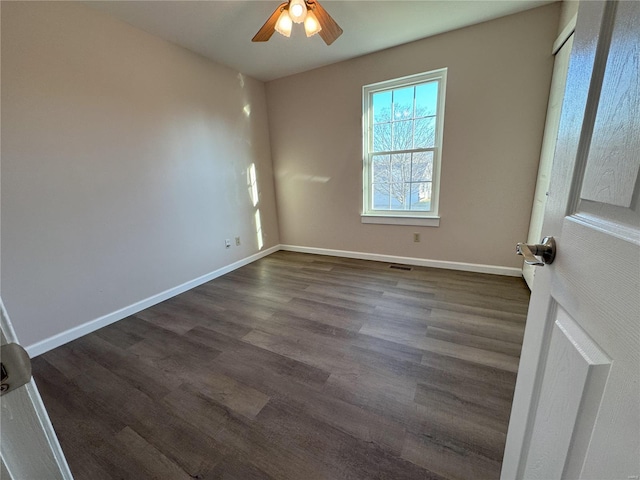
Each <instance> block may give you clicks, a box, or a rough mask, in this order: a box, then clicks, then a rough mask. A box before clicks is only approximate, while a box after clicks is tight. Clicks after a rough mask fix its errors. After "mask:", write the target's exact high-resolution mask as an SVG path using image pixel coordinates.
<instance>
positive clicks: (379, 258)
mask: <svg viewBox="0 0 640 480" xmlns="http://www.w3.org/2000/svg"><path fill="white" fill-rule="evenodd" d="M280 249H281V250H287V251H290V252H300V253H312V254H315V255H330V256H332V257H346V258H357V259H360V260H374V261H376V262H387V263H399V264H404V265H417V266H420V267H433V268H445V269H447V270H462V271H465V272H476V273H491V274H494V275H506V276H509V277H521V276H522V270H521V269H519V268H514V267H501V266H498V265H483V264H479V263H463V262H447V261H443V260H429V259H427V258H414V257H397V256H395V255H381V254H378V253H364V252H350V251H347V250H330V249H328V248H315V247H298V246H296V245H280Z"/></svg>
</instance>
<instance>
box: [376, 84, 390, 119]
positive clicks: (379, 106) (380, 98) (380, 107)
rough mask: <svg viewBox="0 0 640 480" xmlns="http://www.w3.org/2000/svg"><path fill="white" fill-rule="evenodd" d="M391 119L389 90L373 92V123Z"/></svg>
mask: <svg viewBox="0 0 640 480" xmlns="http://www.w3.org/2000/svg"><path fill="white" fill-rule="evenodd" d="M390 121H391V92H390V91H387V92H379V93H374V94H373V123H381V122H390Z"/></svg>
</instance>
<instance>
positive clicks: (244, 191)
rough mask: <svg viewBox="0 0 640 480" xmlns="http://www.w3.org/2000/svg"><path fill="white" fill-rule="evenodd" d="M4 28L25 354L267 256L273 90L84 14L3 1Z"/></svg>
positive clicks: (66, 6) (11, 212) (7, 268)
mask: <svg viewBox="0 0 640 480" xmlns="http://www.w3.org/2000/svg"><path fill="white" fill-rule="evenodd" d="M1 32H2V70H1V72H2V132H1V134H2V145H1V148H2V152H1V153H2V186H1V193H2V210H1V215H2V217H1V218H2V239H1V241H2V272H1V273H2V275H1V277H2V295H3V298H4V300H5V304H6V307H7V309H8V311H9V314H10V316H11V318H12V321H13V324H14V326H15V329H16V331H17V333H18V336H19V338H20V341H21V343H23V344H24V345H31V344H33V343H36V342H38V341H41V340H43V339H45V338H48V337H50V336H52V335H55V334H58V333H60V332H63V331H65V330H68V329H71V328H73V327H77V326H78V325H80V324H83V323H84V322H87V321H91V320H93V319H96V318H98V317H101V316H103V315H106V314H109V313H112V312H114V311H117V310H118V309H121V308H123V307H127V306H129V305H131V304H134V303H136V302H138V301H140V300H142V299H145V298H147V297H150V296H152V295H155V294H157V293H159V292H162V291H164V290H166V289H169V288H172V287H175V286H177V285H179V284H182V283H184V282H187V281H190V280H193V279H194V278H197V277H199V276H201V275H204V274H207V273H209V272H212V271H214V270H216V269H218V268H220V267H223V266H225V265H229V264H231V263H233V262H234V261H236V260H239V259H242V258H245V257H248V256H250V255H251V254H254V253H256V252H257V251H258V240H257V234H256V226H255V212H256V210H258V209H259V210H260V213H261V216H262V226H263V233H264V248H268V247H270V246H273V245H276V244H278V243H279V239H278V224H277V218H276V210H275V199H274V187H273V172H272V167H271V159H270V145H269V137H268V129H267V115H266V102H265V93H264V85H263V84H262V83H261V82H258V81H256V80H253V79H251V78H247V77H242V76H240V75H238V73H237V72H234V71H232V70H230V69H228V68H226V67H223V66H219V65H216V64H213V63H212V62H210V61H209V60H206V59H204V58H202V57H200V56H198V55H195V54H193V53H190V52H188V51H186V50H184V49H182V48H179V47H177V46H174V45H172V44H169V43H167V42H164V41H162V40H160V39H158V38H156V37H153V36H151V35H149V34H146V33H144V32H142V31H140V30H137V29H135V28H133V27H131V26H129V25H127V24H125V23H123V22H120V21H118V20H115V19H113V18H111V17H109V16H107V15H105V14H103V13H99V12H96V11H94V10H92V9H89V8H87V7H85V6H83V5H80V4H77V3H76V4H74V3H70V2H3V4H2V28H1ZM245 107H246V110H250V114H247V113H246V112H245ZM252 164H255V166H256V167H257V177H258V182H259V188H260V192H261V193H260V201H259V203H258V204H257V206H256V207H254V205H253V201H252V199H251V198H250V194H249V192H250V189H249V187H248V184H247V170H248V169H249V168H250V166H251V165H252ZM235 236H240V237H241V240H242V245H241V246H240V247H236V246H235V243H234V245H233V246H232V247H231V249H228V250H227V249H225V248H224V239H225V238H231V239H233V238H234V237H235Z"/></svg>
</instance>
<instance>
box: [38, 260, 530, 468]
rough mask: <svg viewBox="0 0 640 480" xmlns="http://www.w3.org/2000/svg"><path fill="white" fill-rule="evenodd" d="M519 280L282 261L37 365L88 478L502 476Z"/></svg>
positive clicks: (209, 287) (65, 438) (522, 294)
mask: <svg viewBox="0 0 640 480" xmlns="http://www.w3.org/2000/svg"><path fill="white" fill-rule="evenodd" d="M528 301H529V291H528V289H527V287H526V285H525V284H524V281H523V280H522V279H519V278H512V277H500V276H495V275H483V274H474V273H468V272H455V271H447V270H439V269H431V268H421V267H413V269H412V270H411V271H404V270H396V269H391V268H389V264H386V263H379V262H370V261H363V260H352V259H343V258H335V257H324V256H316V255H306V254H299V253H291V252H278V253H275V254H273V255H270V256H269V257H266V258H263V259H262V260H259V261H257V262H254V263H252V264H250V265H247V266H245V267H243V268H240V269H238V270H236V271H234V272H232V273H230V274H228V275H225V276H223V277H220V278H218V279H216V280H214V281H211V282H209V283H207V284H205V285H202V286H200V287H198V288H195V289H193V290H191V291H189V292H186V293H184V294H182V295H179V296H177V297H174V298H172V299H170V300H168V301H166V302H163V303H161V304H159V305H156V306H154V307H152V308H149V309H147V310H144V311H142V312H140V313H138V314H136V315H133V316H131V317H129V318H126V319H124V320H122V321H120V322H117V323H115V324H113V325H110V326H108V327H105V328H103V329H101V330H99V331H97V332H94V333H92V334H90V335H87V336H85V337H83V338H80V339H78V340H75V341H73V342H71V343H69V344H67V345H64V346H62V347H59V348H57V349H55V350H52V351H50V352H48V353H46V354H44V355H41V356H40V357H38V358H36V359H34V361H33V372H34V377H35V378H36V382H37V385H38V387H39V389H40V392H41V393H42V396H43V398H44V401H45V405H46V406H47V409H48V411H49V414H50V416H51V419H52V422H53V425H54V427H55V429H56V431H57V433H58V436H59V438H60V442H61V444H62V447H63V449H64V451H65V454H66V456H67V459H68V461H69V464H70V467H71V471H72V472H73V474H74V476H75V477H76V479H91V480H94V479H102V478H105V479H111V478H126V479H151V478H159V479H181V478H203V479H204V478H207V479H208V478H224V479H238V480H249V479H268V478H273V479H294V480H306V479H414V478H415V479H432V478H433V479H465V480H466V479H474V480H478V479H496V478H498V477H499V473H500V465H501V460H502V455H503V450H504V444H505V436H506V430H507V423H508V419H509V412H510V407H511V400H512V395H513V389H514V385H515V378H516V370H517V366H518V356H519V354H520V346H521V341H522V336H523V332H524V323H525V317H526V310H527V304H528Z"/></svg>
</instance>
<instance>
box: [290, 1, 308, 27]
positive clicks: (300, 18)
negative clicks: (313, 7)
mask: <svg viewBox="0 0 640 480" xmlns="http://www.w3.org/2000/svg"><path fill="white" fill-rule="evenodd" d="M289 16H290V17H291V20H293V21H294V22H295V23H302V22H304V19H305V17H306V16H307V5H306V4H305V3H304V0H291V1H290V2H289Z"/></svg>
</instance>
